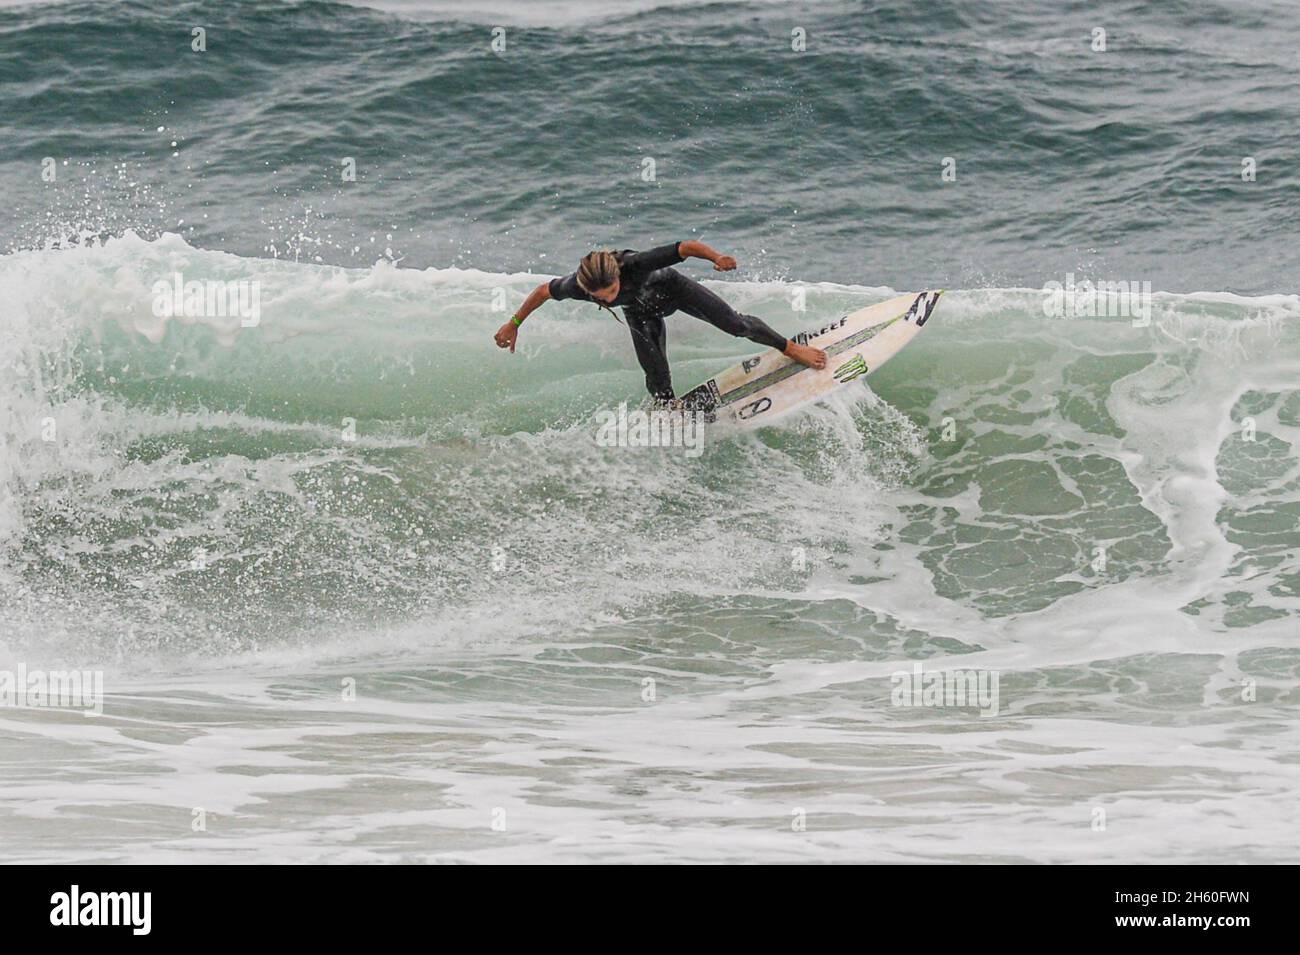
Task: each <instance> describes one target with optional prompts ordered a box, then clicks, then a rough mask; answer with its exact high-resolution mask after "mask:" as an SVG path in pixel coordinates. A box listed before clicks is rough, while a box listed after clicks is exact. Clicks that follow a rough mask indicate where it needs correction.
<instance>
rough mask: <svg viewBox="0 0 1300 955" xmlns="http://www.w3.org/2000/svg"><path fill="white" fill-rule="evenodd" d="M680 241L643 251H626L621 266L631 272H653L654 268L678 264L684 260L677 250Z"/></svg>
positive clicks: (664, 267)
mask: <svg viewBox="0 0 1300 955" xmlns="http://www.w3.org/2000/svg"><path fill="white" fill-rule="evenodd" d="M679 245H681V243H680V242H673V243H672V244H670V245H660V246H656V247H655V248H653V249H646V250H645V251H644V252H628V253H625V254H624V256H623V262H622V268H623V270H624V271H631V272H639V273H642V274H644V273H646V272H653V271H654V270H655V269H666V268H668V266H670V265H678V264H680V263H682V262H685V261H686V260H685V259H683V258H682V257H681V255H680V254H679V253H678V252H677V247H678V246H679Z"/></svg>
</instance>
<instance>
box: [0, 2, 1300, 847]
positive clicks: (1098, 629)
mask: <svg viewBox="0 0 1300 955" xmlns="http://www.w3.org/2000/svg"><path fill="white" fill-rule="evenodd" d="M1298 20H1300V16H1298V15H1297V11H1296V8H1295V6H1294V4H1288V3H1281V2H1277V3H1272V2H1247V3H1233V4H1220V3H1212V2H1203V3H1169V4H1161V5H1159V6H1158V7H1149V6H1147V5H1144V4H1138V3H1120V2H1103V3H1065V4H1046V3H1042V4H1039V3H1031V4H1024V3H1010V2H1005V3H1004V2H994V3H984V4H979V5H977V6H975V7H972V6H971V5H969V4H958V3H940V2H927V3H864V4H858V3H806V4H793V5H792V4H789V3H779V4H777V3H770V4H769V3H744V4H740V3H689V2H688V3H655V2H653V0H640V2H635V3H614V4H602V5H599V6H598V7H593V6H591V5H587V4H576V3H574V4H569V3H537V4H532V3H530V4H513V3H506V2H495V3H493V2H489V3H485V4H478V5H475V8H474V10H473V12H469V11H466V10H465V9H462V8H461V5H460V4H454V3H442V2H431V0H412V2H410V3H406V2H387V3H378V4H372V5H369V6H362V5H343V4H334V3H293V4H290V3H284V4H279V3H251V2H244V0H240V2H233V3H224V4H220V5H211V4H185V3H182V4H163V3H134V2H131V3H120V4H111V5H110V4H89V3H75V2H74V3H58V2H55V3H37V4H9V3H6V4H3V5H0V101H3V102H4V103H5V110H4V111H3V112H0V189H2V190H3V195H4V197H5V202H4V203H3V204H0V248H3V249H4V250H5V251H4V252H3V254H0V325H2V333H0V690H3V687H4V681H3V673H6V672H7V673H15V674H16V673H19V672H27V673H31V672H32V671H38V672H46V671H50V670H56V669H65V670H66V669H85V670H90V671H93V672H97V673H102V678H103V699H102V703H103V713H102V715H98V716H85V715H83V714H82V713H81V712H78V711H75V710H74V709H70V708H52V707H32V706H28V707H15V706H10V705H2V706H0V772H2V773H3V777H4V780H5V784H4V786H3V787H0V842H2V843H3V845H4V846H5V849H6V853H5V860H6V861H105V862H126V861H133V862H145V861H165V862H274V861H285V862H510V861H520V862H538V861H559V862H590V861H602V862H656V861H699V862H756V861H770V862H851V861H863V862H1138V863H1146V862H1189V863H1202V862H1295V861H1297V857H1298V855H1300V854H1298V853H1297V850H1296V845H1297V835H1298V833H1300V809H1297V805H1298V804H1297V800H1296V798H1295V793H1296V790H1297V785H1298V784H1300V757H1298V756H1297V753H1300V729H1298V728H1297V715H1298V714H1297V704H1298V703H1300V691H1297V683H1296V681H1297V677H1298V676H1300V641H1298V640H1297V637H1298V636H1300V627H1298V626H1297V620H1298V618H1300V465H1298V464H1297V449H1298V448H1300V325H1298V323H1300V296H1298V295H1297V275H1298V274H1300V268H1298V267H1300V252H1298V251H1297V248H1298V246H1297V242H1296V230H1295V215H1294V211H1295V208H1296V203H1297V198H1298V190H1297V186H1298V185H1300V175H1298V174H1297V172H1296V167H1295V164H1294V162H1293V161H1292V159H1293V158H1294V156H1295V155H1296V154H1297V152H1300V123H1298V122H1297V115H1296V114H1297V106H1298V104H1300V68H1298V67H1300V63H1298V59H1300V54H1298V53H1297V50H1300V23H1298V22H1297V21H1298ZM195 28H202V29H203V31H204V33H203V37H204V42H203V45H205V46H206V49H203V50H195V49H193V48H192V44H194V43H195V42H196V38H195V35H194V32H193V31H194V30H195ZM1097 29H1102V30H1104V31H1105V50H1104V51H1103V50H1098V49H1095V47H1096V45H1097V43H1098V40H1097V35H1096V33H1095V31H1096V30H1097ZM801 37H802V43H803V44H805V48H803V49H800V50H796V49H793V48H792V42H793V43H794V44H795V45H796V46H798V45H800V38H801ZM494 41H496V48H495V49H494V47H493V43H494ZM502 43H504V46H502ZM348 160H352V161H353V162H354V164H355V171H356V177H355V180H351V179H348V178H345V172H346V170H347V169H348V168H350V167H349V164H348V162H347V161H348ZM945 169H948V170H953V171H955V178H951V177H949V178H947V179H945V178H944V171H945ZM51 170H52V172H51ZM682 238H702V239H704V240H705V241H708V242H710V243H711V244H713V245H715V246H717V247H719V248H721V249H723V250H724V251H727V252H730V253H733V254H735V255H736V256H737V258H738V259H739V260H740V269H739V270H738V271H737V272H736V273H732V274H731V275H728V276H719V275H715V274H714V273H712V272H710V271H707V266H702V265H701V264H700V263H698V262H696V263H692V264H688V265H685V266H682V269H683V270H684V271H686V272H688V274H691V275H693V276H695V277H697V278H701V279H704V280H706V281H707V282H708V283H709V286H710V287H711V288H713V289H714V290H715V291H717V292H718V293H719V294H722V295H723V296H724V297H726V298H727V299H728V300H729V301H731V302H732V303H733V304H735V305H736V306H737V308H739V309H741V310H742V311H746V312H752V313H754V314H758V315H762V316H763V317H764V318H766V319H767V320H768V321H769V323H771V324H772V325H774V326H775V327H777V328H778V329H781V330H784V331H787V332H793V331H795V330H797V329H801V328H812V327H817V326H819V325H822V324H825V323H826V322H827V321H828V320H831V319H834V318H837V317H838V316H840V315H842V314H844V313H845V312H847V311H850V310H852V309H855V308H859V307H862V306H864V305H867V304H871V303H873V302H877V301H882V300H884V299H885V298H888V297H891V296H892V295H894V294H896V293H898V292H904V291H915V290H919V289H922V288H946V289H948V291H947V292H946V294H945V295H944V297H943V299H942V301H941V303H940V305H939V307H938V308H937V309H936V311H935V313H934V316H933V318H932V319H931V323H930V324H929V325H927V327H926V330H925V332H924V333H923V334H922V335H921V336H919V337H918V338H917V340H916V341H915V342H914V343H913V344H912V345H910V346H909V347H908V348H907V349H906V350H905V351H904V352H903V353H901V354H900V355H899V356H898V357H897V358H895V359H894V360H893V361H892V362H891V363H890V364H888V365H887V366H885V367H883V368H881V369H880V370H879V371H878V372H876V373H874V374H872V375H871V376H870V377H869V378H868V379H865V381H864V382H862V383H860V384H855V385H854V386H852V387H846V388H844V389H842V390H841V391H840V392H839V393H837V395H836V397H835V398H834V399H833V400H831V401H829V402H827V403H826V404H824V405H821V406H818V407H816V408H814V409H812V410H811V411H809V412H808V413H807V414H803V415H799V416H797V417H795V418H791V419H787V420H785V421H782V422H781V423H780V424H779V425H778V426H774V427H768V428H760V429H757V430H754V431H750V432H745V433H735V432H719V431H709V432H707V433H706V440H705V444H704V447H703V450H702V453H699V454H698V455H697V454H693V453H692V454H687V453H685V452H684V450H683V449H680V448H619V447H602V446H600V445H599V444H598V443H597V441H596V440H595V438H594V435H595V434H596V431H597V428H598V421H599V420H600V415H601V414H602V413H603V412H605V411H607V410H609V409H611V408H614V407H616V406H618V405H619V404H620V403H622V402H629V403H632V404H633V405H635V403H636V402H638V401H640V400H641V397H642V394H643V386H642V383H641V374H640V372H639V370H638V369H637V366H636V362H635V359H634V357H633V354H632V349H631V345H630V341H629V338H628V332H627V330H626V328H624V327H623V326H621V325H619V324H617V323H616V322H614V321H613V320H611V319H610V318H609V316H608V315H606V314H604V313H600V312H597V310H595V309H591V308H590V306H586V307H583V306H581V305H578V304H574V303H551V304H548V305H547V306H545V308H544V309H543V310H542V311H541V312H538V313H537V314H536V315H535V316H534V317H533V318H532V319H530V321H529V322H528V324H527V325H526V327H525V328H524V330H523V332H522V333H521V337H520V345H519V350H518V352H517V353H516V354H514V355H513V356H511V355H507V354H505V353H503V352H501V351H499V350H498V349H497V348H495V346H494V345H493V343H492V333H493V331H494V330H495V329H496V328H497V327H498V326H499V325H500V324H501V322H502V321H503V318H504V315H505V314H508V313H509V311H510V310H511V309H513V308H514V307H515V306H516V305H517V303H518V302H519V301H521V300H522V299H523V297H524V295H525V294H526V293H527V292H528V291H529V290H530V289H531V288H532V287H533V286H535V285H536V284H537V283H538V282H539V281H540V280H541V279H542V278H543V277H545V276H550V275H554V274H558V273H562V272H566V271H569V270H570V269H572V268H573V265H574V264H575V263H576V260H577V258H578V257H579V256H580V255H581V254H582V253H584V252H586V251H587V250H589V249H590V248H593V247H606V246H615V247H645V246H648V245H651V244H654V243H659V242H664V241H669V240H673V239H682ZM178 274H179V275H181V276H183V278H184V279H185V280H186V281H189V280H196V281H201V282H202V281H218V280H219V281H235V282H249V283H256V287H257V288H258V290H259V296H260V300H259V303H260V316H259V320H258V322H257V323H256V324H255V325H245V324H242V323H241V321H240V318H239V317H238V316H220V315H210V314H209V315H194V314H191V315H183V316H178V317H170V318H169V317H163V316H160V315H159V314H157V309H156V308H155V304H156V303H155V299H156V297H157V296H156V292H155V285H156V283H158V282H159V281H163V282H171V281H172V280H173V277H174V276H176V275H178ZM1067 280H1068V281H1076V282H1083V281H1124V282H1133V283H1138V286H1139V287H1142V283H1150V288H1151V294H1150V298H1149V301H1148V304H1149V306H1150V308H1149V312H1148V313H1147V314H1146V315H1145V316H1144V317H1142V318H1141V319H1140V320H1137V321H1135V320H1134V318H1133V316H1131V315H1127V314H1125V315H1116V314H1110V315H1093V314H1080V315H1069V316H1055V315H1048V314H1045V309H1044V303H1045V300H1046V296H1045V294H1044V292H1043V287H1044V285H1045V283H1050V282H1061V283H1065V282H1067ZM502 309H505V311H504V312H503V311H502ZM669 341H670V345H669V348H670V355H671V357H672V359H673V371H674V377H675V380H676V382H677V383H678V387H679V390H685V388H688V387H690V386H692V385H694V384H696V383H697V382H699V381H702V380H704V379H706V378H708V377H709V376H710V375H711V374H712V373H714V372H716V371H718V370H720V369H721V368H723V367H725V366H726V365H728V364H730V363H732V362H734V361H736V360H738V359H740V358H741V357H744V356H746V355H748V354H750V353H752V351H753V350H754V349H753V346H752V345H750V344H749V343H747V342H743V341H737V340H734V339H731V338H728V337H726V336H724V335H722V334H720V333H719V332H717V331H716V330H714V329H712V328H711V327H709V326H707V325H705V324H703V323H701V322H698V321H695V320H694V319H691V318H689V317H686V316H680V315H679V316H676V317H674V318H672V319H670V320H669ZM918 666H919V667H920V669H921V671H922V672H923V673H926V674H934V673H954V672H956V671H962V672H969V673H973V674H981V675H983V676H984V677H986V678H991V677H994V676H995V677H996V679H997V683H996V686H997V690H998V692H997V699H996V706H994V707H984V708H982V709H981V708H977V707H971V706H957V705H898V704H899V702H900V701H899V699H898V695H899V692H900V680H899V679H898V678H897V676H896V675H897V674H899V673H905V674H908V675H911V674H913V673H914V672H915V670H914V668H915V667H918ZM0 695H2V694H0ZM904 702H906V701H904ZM913 702H915V701H913ZM921 702H922V703H924V702H925V701H924V700H922V701H921Z"/></svg>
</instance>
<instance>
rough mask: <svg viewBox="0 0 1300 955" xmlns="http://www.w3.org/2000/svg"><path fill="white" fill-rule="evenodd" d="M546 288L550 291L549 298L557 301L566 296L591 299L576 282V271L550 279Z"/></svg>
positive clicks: (585, 299)
mask: <svg viewBox="0 0 1300 955" xmlns="http://www.w3.org/2000/svg"><path fill="white" fill-rule="evenodd" d="M547 288H548V289H549V290H550V292H551V298H553V299H555V300H556V301H557V302H563V301H564V300H565V299H567V298H576V299H581V300H582V301H584V302H590V301H591V296H590V295H588V294H587V293H586V292H584V291H583V290H582V287H581V286H580V285H579V284H578V273H577V272H570V273H569V274H568V275H566V276H564V277H563V278H558V279H551V281H550V283H549V284H548V285H547Z"/></svg>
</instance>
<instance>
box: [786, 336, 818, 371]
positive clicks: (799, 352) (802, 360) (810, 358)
mask: <svg viewBox="0 0 1300 955" xmlns="http://www.w3.org/2000/svg"><path fill="white" fill-rule="evenodd" d="M785 355H786V357H787V358H793V359H794V360H795V361H797V362H798V363H799V364H801V365H807V366H808V367H809V368H825V367H826V353H825V352H824V351H822V350H821V349H820V348H813V347H811V346H809V345H800V344H799V343H798V342H796V341H788V342H786V343H785Z"/></svg>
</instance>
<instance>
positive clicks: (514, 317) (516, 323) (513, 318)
mask: <svg viewBox="0 0 1300 955" xmlns="http://www.w3.org/2000/svg"><path fill="white" fill-rule="evenodd" d="M510 323H511V324H512V325H514V326H515V328H518V327H519V326H520V325H522V324H523V323H524V320H523V319H522V318H520V317H519V316H518V315H511V316H510Z"/></svg>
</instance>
